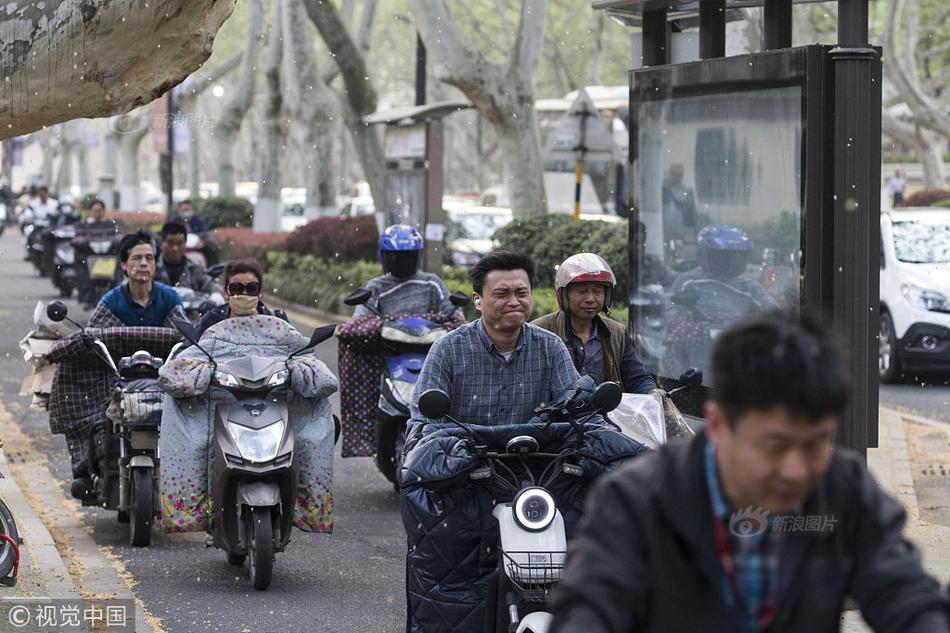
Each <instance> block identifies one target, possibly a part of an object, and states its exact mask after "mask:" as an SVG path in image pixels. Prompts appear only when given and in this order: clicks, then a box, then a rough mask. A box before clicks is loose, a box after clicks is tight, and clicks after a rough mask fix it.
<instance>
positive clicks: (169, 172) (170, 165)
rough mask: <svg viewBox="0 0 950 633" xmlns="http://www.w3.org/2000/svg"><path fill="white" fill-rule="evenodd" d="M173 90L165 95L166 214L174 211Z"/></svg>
mask: <svg viewBox="0 0 950 633" xmlns="http://www.w3.org/2000/svg"><path fill="white" fill-rule="evenodd" d="M173 92H174V90H169V91H168V92H167V93H166V95H167V99H168V113H167V114H168V116H167V120H166V125H167V127H166V130H167V131H168V158H167V159H166V161H165V182H166V183H167V185H168V192H167V198H166V205H167V207H168V215H169V217H171V215H172V214H173V213H174V208H173V207H174V205H175V200H174V190H175V183H174V182H173V180H172V179H173V177H174V173H175V167H174V165H175V97H174V96H173V95H172V93H173Z"/></svg>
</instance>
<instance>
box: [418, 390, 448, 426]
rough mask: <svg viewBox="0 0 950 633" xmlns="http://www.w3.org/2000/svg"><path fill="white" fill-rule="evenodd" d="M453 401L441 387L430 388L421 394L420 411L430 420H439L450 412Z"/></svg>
mask: <svg viewBox="0 0 950 633" xmlns="http://www.w3.org/2000/svg"><path fill="white" fill-rule="evenodd" d="M451 405H452V401H451V400H450V399H449V394H447V393H445V392H444V391H442V390H441V389H429V390H428V391H426V392H425V393H423V394H422V395H421V396H419V411H420V412H421V413H422V415H424V416H426V417H427V418H429V419H430V420H438V419H440V418H443V417H445V414H446V413H448V412H449V407H450V406H451Z"/></svg>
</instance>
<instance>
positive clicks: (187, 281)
mask: <svg viewBox="0 0 950 633" xmlns="http://www.w3.org/2000/svg"><path fill="white" fill-rule="evenodd" d="M182 263H183V264H184V268H182V271H181V276H180V277H179V278H178V282H177V283H172V280H171V277H170V276H169V274H168V265H167V264H166V263H165V258H164V257H162V256H161V255H159V256H158V260H157V261H156V262H155V281H159V282H161V283H163V284H165V285H167V286H171V287H173V288H174V287H175V286H181V287H182V288H191V289H192V290H194V291H195V292H202V293H204V294H209V295H210V294H212V293H215V292H221V288H220V287H218V284H216V283H215V281H214V279H213V278H212V277H211V275H209V274H208V273H207V271H205V269H204V268H203V267H202V266H201V264H199V263H197V262H194V261H192V260H190V259H188V258H187V257H186V258H185V259H184V261H183V262H182Z"/></svg>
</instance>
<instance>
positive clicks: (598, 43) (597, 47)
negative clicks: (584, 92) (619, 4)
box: [587, 11, 607, 86]
mask: <svg viewBox="0 0 950 633" xmlns="http://www.w3.org/2000/svg"><path fill="white" fill-rule="evenodd" d="M606 29H607V15H606V14H605V13H604V12H603V11H594V33H593V36H594V39H593V41H592V42H591V54H590V67H589V69H588V71H587V85H588V86H599V85H600V84H601V79H600V67H601V59H602V58H603V54H604V31H606Z"/></svg>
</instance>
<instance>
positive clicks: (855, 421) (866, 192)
mask: <svg viewBox="0 0 950 633" xmlns="http://www.w3.org/2000/svg"><path fill="white" fill-rule="evenodd" d="M838 20H839V22H838V40H839V43H838V46H837V47H836V48H834V49H832V50H831V52H830V56H831V59H832V62H833V69H834V91H835V95H834V154H833V156H834V196H833V200H834V202H833V205H834V206H833V223H834V264H833V265H834V282H833V301H832V322H833V324H834V328H835V330H836V331H837V332H838V334H839V335H840V336H842V337H843V339H844V340H845V341H847V343H848V349H849V351H850V354H849V361H848V362H849V364H850V367H849V370H850V371H849V373H850V375H851V377H852V380H853V384H854V387H853V389H852V394H851V399H850V402H849V403H848V409H847V410H846V411H845V414H844V416H843V418H842V420H841V425H840V427H839V429H838V442H839V444H841V445H843V446H847V447H849V448H852V449H855V450H857V451H860V452H862V453H865V454H866V453H867V447H868V446H876V445H877V421H878V372H877V364H878V358H877V357H878V349H877V348H878V341H877V336H878V327H879V316H880V315H879V306H880V300H879V294H878V293H879V275H880V272H879V270H878V269H879V256H878V251H879V249H880V224H879V222H880V220H879V217H880V184H881V164H880V149H881V60H880V55H879V54H878V51H876V50H875V49H873V48H871V47H870V45H869V44H868V0H841V1H840V2H839V3H838Z"/></svg>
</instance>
